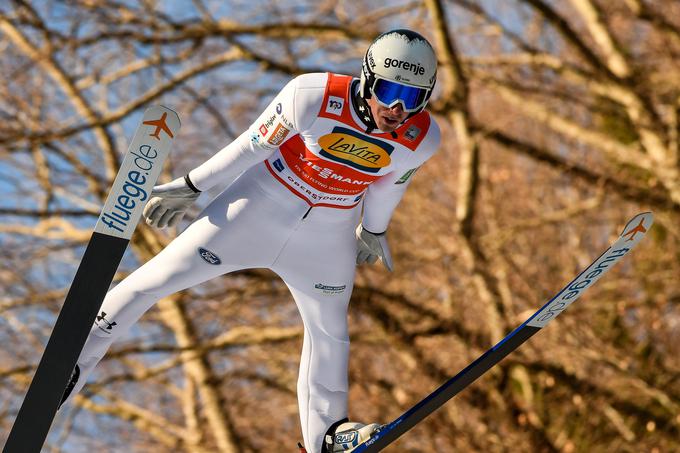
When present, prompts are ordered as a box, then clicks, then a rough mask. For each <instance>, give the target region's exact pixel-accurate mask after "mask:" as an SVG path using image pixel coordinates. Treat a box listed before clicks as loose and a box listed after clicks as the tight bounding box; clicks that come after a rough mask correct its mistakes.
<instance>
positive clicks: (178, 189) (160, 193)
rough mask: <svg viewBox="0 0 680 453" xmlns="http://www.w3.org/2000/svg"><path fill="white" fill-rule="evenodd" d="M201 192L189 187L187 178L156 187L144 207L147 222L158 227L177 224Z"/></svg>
mask: <svg viewBox="0 0 680 453" xmlns="http://www.w3.org/2000/svg"><path fill="white" fill-rule="evenodd" d="M200 194H201V192H200V191H198V192H197V191H196V190H194V188H192V187H189V185H188V184H187V181H186V180H185V178H177V179H175V180H174V181H171V182H169V183H167V184H162V185H160V186H156V187H154V188H153V191H152V192H151V199H150V200H149V202H148V203H147V204H146V206H145V207H144V218H145V219H146V223H147V224H148V225H150V226H152V227H156V228H165V227H166V226H170V227H172V226H175V225H177V223H179V221H180V220H182V217H184V213H185V212H186V211H187V209H189V207H190V206H191V205H192V204H193V203H194V201H196V198H198V196H199V195H200Z"/></svg>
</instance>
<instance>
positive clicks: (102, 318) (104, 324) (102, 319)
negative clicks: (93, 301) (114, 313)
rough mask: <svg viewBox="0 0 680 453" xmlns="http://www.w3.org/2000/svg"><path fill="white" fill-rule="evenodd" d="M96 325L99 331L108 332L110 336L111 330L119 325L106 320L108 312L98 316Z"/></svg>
mask: <svg viewBox="0 0 680 453" xmlns="http://www.w3.org/2000/svg"><path fill="white" fill-rule="evenodd" d="M95 324H97V327H99V330H101V331H103V332H106V333H108V334H110V333H111V332H110V330H112V329H113V326H116V325H118V324H117V323H116V322H115V321H114V322H109V320H108V319H106V312H104V311H102V312H101V314H100V315H98V316H97V320H96V321H95Z"/></svg>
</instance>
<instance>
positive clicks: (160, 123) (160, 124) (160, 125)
mask: <svg viewBox="0 0 680 453" xmlns="http://www.w3.org/2000/svg"><path fill="white" fill-rule="evenodd" d="M167 116H168V114H167V113H163V115H162V116H161V117H160V118H159V119H157V120H149V121H144V123H143V124H147V125H149V126H156V130H154V132H153V134H149V135H150V136H152V137H155V138H156V139H157V140H160V139H161V137H160V133H161V131H163V132H165V133H166V134H168V136H169V137H170V138H174V137H175V136H174V135H172V131H171V130H170V128H169V127H168V124H167V123H166V122H165V118H167Z"/></svg>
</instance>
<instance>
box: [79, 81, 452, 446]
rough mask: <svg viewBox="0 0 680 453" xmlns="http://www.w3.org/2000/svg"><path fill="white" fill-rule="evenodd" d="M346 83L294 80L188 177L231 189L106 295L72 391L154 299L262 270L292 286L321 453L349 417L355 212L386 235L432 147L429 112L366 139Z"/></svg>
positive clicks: (302, 391)
mask: <svg viewBox="0 0 680 453" xmlns="http://www.w3.org/2000/svg"><path fill="white" fill-rule="evenodd" d="M353 82H356V79H354V80H353V79H352V78H351V77H348V76H342V75H337V74H322V73H318V74H307V75H302V76H299V77H297V78H295V79H293V80H292V81H291V82H290V83H288V84H287V85H286V87H285V88H284V89H283V90H282V91H281V92H280V93H279V94H278V95H277V96H276V98H275V99H274V101H273V102H272V103H271V104H270V105H269V106H268V107H267V109H266V110H265V112H264V113H263V114H262V115H261V116H260V117H259V118H258V119H257V121H255V123H253V125H252V126H251V127H250V128H249V129H248V130H247V131H246V132H245V133H243V134H242V135H241V136H239V137H238V138H237V139H236V140H235V141H234V142H232V143H231V144H230V145H228V146H227V147H225V148H224V149H222V150H221V151H220V152H218V153H217V154H216V155H215V156H213V157H212V158H211V159H209V160H208V161H207V162H205V163H204V164H202V165H200V166H199V167H197V168H196V169H194V170H192V171H191V172H190V173H189V177H190V179H191V181H192V182H193V184H194V185H195V186H196V187H197V188H198V189H200V190H207V189H209V188H211V187H213V186H215V185H217V184H225V183H226V184H229V185H228V187H227V188H226V190H224V192H222V193H221V194H220V195H219V196H218V197H216V198H215V199H214V200H213V201H212V202H211V203H210V204H209V205H208V207H207V208H206V209H205V210H204V211H203V212H202V213H201V214H200V215H199V216H198V218H197V219H196V220H195V221H194V222H193V223H192V224H191V225H190V226H189V227H188V228H187V229H186V230H185V231H184V232H182V233H181V234H180V235H179V236H178V237H177V238H176V239H175V240H174V241H172V242H171V243H170V244H169V245H168V246H167V247H166V248H165V249H164V250H163V251H161V252H160V253H159V254H158V255H157V256H156V257H154V258H153V259H151V260H150V261H149V262H147V263H146V264H144V265H143V266H141V267H140V268H139V269H137V270H136V271H135V272H133V273H132V274H131V275H129V276H128V277H127V278H125V279H124V280H123V281H121V282H120V283H119V284H118V285H117V286H115V287H114V288H113V289H112V290H111V291H109V293H108V294H107V296H106V298H105V300H104V303H103V305H102V308H101V312H100V314H99V316H98V317H97V320H96V322H95V325H94V326H93V327H92V330H91V332H90V335H89V337H88V340H87V343H86V344H85V347H84V349H83V351H82V353H81V355H80V357H79V359H78V365H79V367H80V369H81V375H80V379H79V382H78V384H77V385H76V387H75V389H74V391H73V393H72V394H75V393H77V392H78V391H79V390H80V389H81V388H82V386H83V385H84V383H85V381H86V379H87V376H88V375H89V374H90V372H91V371H92V369H93V368H94V366H95V365H96V364H97V363H98V362H99V361H100V360H101V358H102V357H103V356H104V354H105V353H106V351H107V350H108V348H109V346H110V345H111V343H112V342H113V341H114V340H115V339H116V338H118V337H120V336H121V335H122V334H124V333H125V332H126V331H127V330H128V329H129V327H130V326H131V325H132V324H133V323H135V322H136V321H137V320H138V319H139V317H140V316H141V315H142V314H143V313H144V312H145V311H147V310H148V309H149V308H150V307H151V306H152V305H153V304H154V303H156V302H157V301H158V300H159V299H161V298H163V297H165V296H167V295H170V294H172V293H174V292H176V291H180V290H182V289H184V288H188V287H190V286H193V285H196V284H199V283H201V282H204V281H206V280H208V279H211V278H213V277H216V276H219V275H222V274H226V273H229V272H232V271H235V270H239V269H246V268H269V269H271V270H272V271H274V272H275V273H277V274H278V275H279V276H280V277H281V278H282V279H283V281H284V282H285V283H286V285H287V286H288V288H289V289H290V291H291V293H292V295H293V298H294V299H295V302H296V304H297V307H298V309H299V311H300V314H301V316H302V320H303V323H304V340H303V347H302V358H301V361H300V372H299V378H298V385H297V391H298V403H299V409H300V420H301V425H302V431H303V437H304V441H305V444H306V445H307V447H308V451H309V452H310V453H318V452H319V451H320V449H321V445H322V440H323V435H324V433H325V432H326V430H327V429H328V427H329V426H330V425H331V424H333V423H334V422H336V421H338V420H340V419H342V418H344V417H346V416H347V390H348V382H347V367H348V357H349V337H348V328H347V305H348V302H349V298H350V294H351V292H352V286H353V283H354V271H355V259H356V251H357V247H356V239H355V236H354V230H355V228H356V226H357V225H358V223H359V221H360V219H361V209H362V206H363V225H364V227H365V228H366V229H367V230H368V231H372V232H376V233H380V232H383V231H385V230H386V229H387V224H388V222H389V220H390V217H391V215H392V211H393V210H394V208H395V207H396V205H397V204H398V203H399V201H400V199H401V197H402V195H403V193H404V191H405V189H406V187H407V186H408V184H409V182H410V176H411V175H412V173H413V171H414V170H415V169H416V168H418V167H419V166H420V165H422V164H423V163H424V162H425V161H426V160H427V159H429V158H430V157H431V156H432V154H433V153H434V152H435V150H436V149H437V148H438V146H439V139H440V134H439V128H438V126H437V124H436V123H435V122H434V120H433V119H432V118H431V117H430V115H429V114H428V113H427V112H421V113H418V114H417V115H414V116H413V117H412V118H410V119H409V120H408V121H406V122H405V123H404V124H403V125H401V126H400V127H399V128H398V129H397V130H396V131H395V132H396V133H395V134H387V133H382V132H380V131H377V132H376V133H371V134H366V133H365V129H366V128H365V127H363V126H362V122H361V118H360V116H359V115H360V114H361V113H362V112H357V111H355V108H354V107H353V104H352V100H351V96H350V90H355V89H356V83H353ZM239 175H240V176H239Z"/></svg>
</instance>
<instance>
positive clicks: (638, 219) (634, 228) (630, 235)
mask: <svg viewBox="0 0 680 453" xmlns="http://www.w3.org/2000/svg"><path fill="white" fill-rule="evenodd" d="M653 223H654V214H653V213H651V212H641V213H640V214H638V215H636V216H635V217H633V218H632V219H630V220H629V221H628V223H627V224H626V226H625V227H624V228H623V231H622V232H621V237H622V238H627V241H626V242H635V243H637V242H638V241H640V240H641V239H642V238H643V237H644V236H645V234H646V233H647V231H649V228H651V226H652V224H653Z"/></svg>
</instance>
